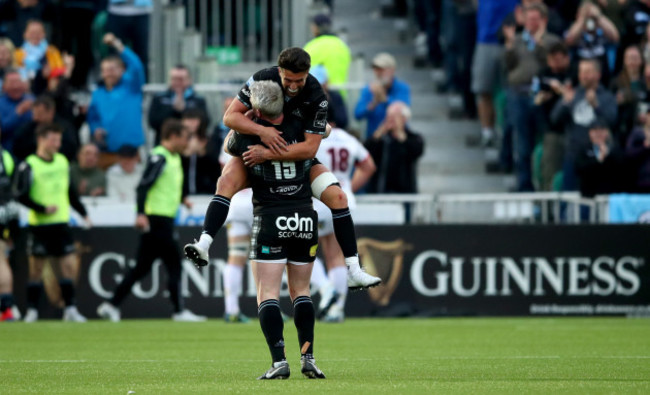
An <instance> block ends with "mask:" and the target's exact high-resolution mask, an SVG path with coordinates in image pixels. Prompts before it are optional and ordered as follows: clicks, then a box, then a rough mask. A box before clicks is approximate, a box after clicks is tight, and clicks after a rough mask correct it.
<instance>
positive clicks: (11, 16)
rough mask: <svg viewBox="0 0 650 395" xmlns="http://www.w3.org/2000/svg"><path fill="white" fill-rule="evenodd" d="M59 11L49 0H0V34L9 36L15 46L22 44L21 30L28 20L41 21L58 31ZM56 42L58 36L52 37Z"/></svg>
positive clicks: (23, 30)
mask: <svg viewBox="0 0 650 395" xmlns="http://www.w3.org/2000/svg"><path fill="white" fill-rule="evenodd" d="M58 19H59V13H58V10H57V6H56V5H55V4H54V3H53V2H52V1H50V0H5V1H2V2H0V36H2V35H4V36H7V37H9V39H11V41H12V42H13V43H14V45H16V46H21V45H22V44H23V32H25V28H26V27H27V24H28V22H29V21H32V20H35V21H43V22H47V23H48V24H49V25H50V28H51V31H52V33H54V34H57V33H58V30H59V29H58V25H59V24H58ZM53 41H54V42H58V41H59V40H58V37H56V36H55V37H54V40H53Z"/></svg>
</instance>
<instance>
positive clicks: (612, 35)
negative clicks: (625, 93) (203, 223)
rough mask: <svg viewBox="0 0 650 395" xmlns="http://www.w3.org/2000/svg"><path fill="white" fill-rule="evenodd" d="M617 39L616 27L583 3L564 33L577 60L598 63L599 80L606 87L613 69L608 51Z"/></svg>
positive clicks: (618, 37)
mask: <svg viewBox="0 0 650 395" xmlns="http://www.w3.org/2000/svg"><path fill="white" fill-rule="evenodd" d="M619 39H620V35H619V34H618V30H617V29H616V26H615V25H614V24H613V23H612V21H610V20H609V19H608V18H607V17H606V16H605V15H603V13H602V12H601V11H600V8H598V6H596V5H595V4H593V3H584V4H583V5H582V6H581V7H580V8H579V10H578V14H577V15H576V20H575V22H574V23H573V24H572V25H571V28H570V29H569V30H568V31H567V33H566V43H567V45H569V46H570V47H573V48H574V49H575V54H576V57H577V59H578V60H581V59H596V60H598V61H599V62H600V69H601V70H602V72H601V73H602V77H601V80H602V83H603V85H606V86H608V84H609V81H610V75H611V71H612V69H613V67H614V64H612V65H611V67H610V63H609V58H608V50H609V48H610V47H611V46H613V45H616V44H618V41H619ZM612 63H613V62H612Z"/></svg>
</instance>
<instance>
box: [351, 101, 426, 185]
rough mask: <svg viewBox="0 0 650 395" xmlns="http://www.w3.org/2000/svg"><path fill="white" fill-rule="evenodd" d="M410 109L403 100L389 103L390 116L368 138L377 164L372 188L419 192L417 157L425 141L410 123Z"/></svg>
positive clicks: (367, 145)
mask: <svg viewBox="0 0 650 395" xmlns="http://www.w3.org/2000/svg"><path fill="white" fill-rule="evenodd" d="M409 118H410V109H409V108H408V106H407V105H406V104H405V103H403V102H394V103H392V104H391V105H390V106H389V107H388V111H387V114H386V119H385V120H384V121H383V122H382V123H381V124H380V125H379V127H378V128H377V129H376V130H375V132H374V133H373V135H372V137H371V138H369V139H367V140H366V142H365V144H364V146H365V147H366V149H368V152H370V155H371V156H372V159H373V160H374V161H375V164H376V166H377V172H376V173H375V174H374V175H373V176H372V178H371V180H370V182H369V184H368V192H374V193H417V189H418V188H417V168H416V164H417V160H418V158H419V157H420V156H421V155H422V153H423V151H424V141H423V140H422V137H421V136H420V135H419V134H416V133H414V132H412V131H411V129H410V128H409V127H408V124H407V122H408V120H409Z"/></svg>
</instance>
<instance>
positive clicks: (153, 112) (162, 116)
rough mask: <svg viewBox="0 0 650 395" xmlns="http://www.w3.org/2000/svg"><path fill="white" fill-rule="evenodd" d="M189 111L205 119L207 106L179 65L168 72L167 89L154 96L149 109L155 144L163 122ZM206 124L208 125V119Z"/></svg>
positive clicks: (182, 66)
mask: <svg viewBox="0 0 650 395" xmlns="http://www.w3.org/2000/svg"><path fill="white" fill-rule="evenodd" d="M191 109H198V110H200V111H201V112H203V114H204V117H207V114H208V107H207V104H206V102H205V99H204V98H203V97H201V96H199V95H197V94H196V92H195V91H194V88H193V87H192V76H191V75H190V70H189V69H188V68H187V66H184V65H182V64H179V65H177V66H176V67H174V68H172V69H171V70H169V88H168V89H167V90H166V91H165V92H163V93H159V94H157V95H156V96H154V98H153V101H152V102H151V106H150V107H149V126H151V128H152V129H153V130H154V131H155V132H156V144H158V143H159V142H160V128H161V127H162V124H163V122H164V121H165V120H167V119H169V118H176V119H181V116H182V114H183V111H185V110H191ZM206 123H210V121H209V119H206Z"/></svg>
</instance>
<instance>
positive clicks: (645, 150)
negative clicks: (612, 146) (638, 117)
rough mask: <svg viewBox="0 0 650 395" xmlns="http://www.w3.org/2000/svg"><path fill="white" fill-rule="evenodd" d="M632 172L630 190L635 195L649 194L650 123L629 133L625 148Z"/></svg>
mask: <svg viewBox="0 0 650 395" xmlns="http://www.w3.org/2000/svg"><path fill="white" fill-rule="evenodd" d="M625 155H626V157H627V158H628V160H629V161H630V166H631V169H630V170H631V171H632V178H633V180H632V183H631V190H632V191H633V192H636V193H650V122H648V121H646V123H645V125H643V127H637V128H636V129H634V130H633V131H632V133H630V137H629V138H628V140H627V145H626V148H625Z"/></svg>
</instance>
